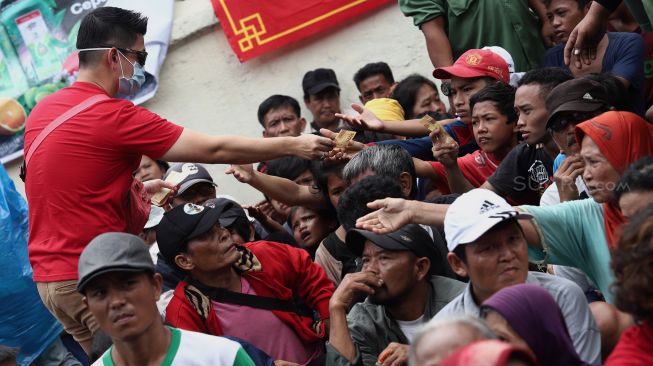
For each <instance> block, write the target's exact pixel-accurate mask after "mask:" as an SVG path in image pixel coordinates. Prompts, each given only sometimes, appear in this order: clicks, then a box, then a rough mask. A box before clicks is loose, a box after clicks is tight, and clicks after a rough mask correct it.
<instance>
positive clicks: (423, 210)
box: [409, 201, 449, 227]
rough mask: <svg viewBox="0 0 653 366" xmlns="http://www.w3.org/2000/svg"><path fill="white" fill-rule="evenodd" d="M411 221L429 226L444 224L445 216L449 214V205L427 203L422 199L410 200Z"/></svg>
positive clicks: (441, 225)
mask: <svg viewBox="0 0 653 366" xmlns="http://www.w3.org/2000/svg"><path fill="white" fill-rule="evenodd" d="M409 202H410V203H409V205H410V206H409V209H410V212H411V220H410V221H411V222H412V223H413V224H421V225H428V226H437V227H443V226H444V217H445V216H446V214H447V210H448V209H449V205H444V204H436V203H427V202H421V201H409Z"/></svg>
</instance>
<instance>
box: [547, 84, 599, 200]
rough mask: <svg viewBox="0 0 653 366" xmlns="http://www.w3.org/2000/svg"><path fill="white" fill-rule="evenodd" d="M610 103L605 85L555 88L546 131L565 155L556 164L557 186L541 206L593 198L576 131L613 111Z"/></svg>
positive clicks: (560, 156)
mask: <svg viewBox="0 0 653 366" xmlns="http://www.w3.org/2000/svg"><path fill="white" fill-rule="evenodd" d="M609 100H610V98H609V96H608V93H607V91H606V89H605V88H604V87H603V85H601V84H600V83H598V82H596V81H593V80H590V79H587V78H580V79H572V80H569V81H566V82H564V83H562V84H560V85H558V86H557V87H555V88H554V89H553V90H552V91H551V93H550V94H549V96H548V97H547V98H546V109H547V111H548V113H549V114H548V116H549V117H548V119H547V121H546V129H547V130H548V132H549V133H550V134H551V136H552V137H553V141H555V143H556V145H557V147H558V149H559V151H561V152H560V153H559V154H558V156H557V157H556V158H555V160H554V162H553V171H554V175H553V179H554V184H552V185H551V186H550V187H549V188H547V190H546V191H544V194H542V198H541V199H540V205H543V206H548V205H553V204H556V203H560V202H565V201H573V200H577V199H579V198H589V195H588V194H587V188H586V187H585V182H584V181H583V178H582V174H583V163H582V159H581V157H580V155H579V152H580V146H578V144H577V143H576V135H575V134H574V128H575V127H576V125H577V124H579V123H581V122H583V121H586V120H588V119H590V118H593V117H596V116H598V115H599V114H602V113H603V112H607V111H608V110H610V109H611V106H610V102H609Z"/></svg>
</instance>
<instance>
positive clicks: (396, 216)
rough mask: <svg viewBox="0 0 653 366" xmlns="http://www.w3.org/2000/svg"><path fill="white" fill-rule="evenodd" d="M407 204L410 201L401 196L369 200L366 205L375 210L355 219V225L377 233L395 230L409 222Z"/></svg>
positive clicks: (409, 211)
mask: <svg viewBox="0 0 653 366" xmlns="http://www.w3.org/2000/svg"><path fill="white" fill-rule="evenodd" d="M409 205H410V201H407V200H405V199H403V198H384V199H381V200H376V201H373V202H370V203H368V204H367V207H369V208H371V209H376V211H374V212H371V213H369V214H367V215H365V216H363V217H361V218H359V219H358V220H356V227H358V228H361V229H365V230H368V231H373V232H375V233H377V234H387V233H391V232H393V231H397V230H399V229H400V228H401V227H403V226H404V225H406V224H409V223H410V222H411V218H412V212H411V210H410V208H409V207H408V206H409Z"/></svg>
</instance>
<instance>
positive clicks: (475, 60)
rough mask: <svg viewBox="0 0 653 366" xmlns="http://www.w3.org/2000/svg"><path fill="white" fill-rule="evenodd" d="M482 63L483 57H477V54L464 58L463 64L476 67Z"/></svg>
mask: <svg viewBox="0 0 653 366" xmlns="http://www.w3.org/2000/svg"><path fill="white" fill-rule="evenodd" d="M482 61H483V56H481V55H479V54H478V53H472V54H470V55H467V56H465V63H466V64H467V65H478V64H480V63H481V62H482Z"/></svg>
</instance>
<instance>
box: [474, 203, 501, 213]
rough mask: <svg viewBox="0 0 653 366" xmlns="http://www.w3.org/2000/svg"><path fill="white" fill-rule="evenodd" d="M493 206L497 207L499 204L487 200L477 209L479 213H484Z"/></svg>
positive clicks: (493, 207)
mask: <svg viewBox="0 0 653 366" xmlns="http://www.w3.org/2000/svg"><path fill="white" fill-rule="evenodd" d="M495 208H499V205H497V204H496V203H493V202H490V201H488V200H485V201H483V204H482V205H481V209H480V210H479V212H478V213H479V214H484V213H486V212H488V211H490V210H493V209H495Z"/></svg>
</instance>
